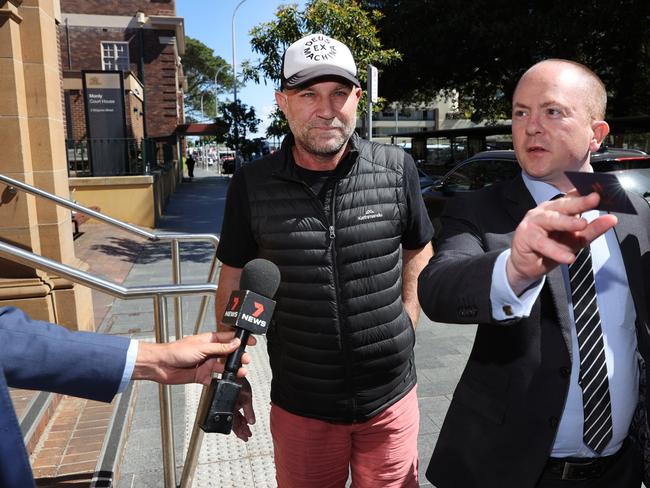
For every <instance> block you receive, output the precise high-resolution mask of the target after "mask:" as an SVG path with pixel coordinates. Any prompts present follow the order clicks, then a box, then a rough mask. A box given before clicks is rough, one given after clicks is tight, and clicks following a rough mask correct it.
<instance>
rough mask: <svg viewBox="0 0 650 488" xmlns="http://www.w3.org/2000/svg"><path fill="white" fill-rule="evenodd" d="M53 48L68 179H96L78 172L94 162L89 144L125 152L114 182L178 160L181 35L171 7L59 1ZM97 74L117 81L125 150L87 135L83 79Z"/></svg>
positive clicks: (138, 0) (153, 2)
mask: <svg viewBox="0 0 650 488" xmlns="http://www.w3.org/2000/svg"><path fill="white" fill-rule="evenodd" d="M58 41H59V45H60V46H61V68H62V72H63V89H64V102H65V116H66V141H67V145H68V159H69V160H70V167H71V171H72V174H71V176H94V175H98V174H96V173H97V170H96V168H93V166H92V165H91V166H90V167H89V166H87V165H85V164H84V163H85V161H86V160H87V159H88V157H89V159H91V160H92V159H93V156H95V157H99V153H97V150H95V151H94V152H93V151H92V150H91V149H92V145H93V144H95V145H96V146H97V145H99V144H101V145H103V147H104V146H105V145H107V144H112V145H115V144H123V145H125V154H126V156H125V159H126V160H127V161H126V163H125V164H124V165H123V167H122V166H121V167H120V168H117V169H115V170H114V171H113V172H114V173H115V174H129V175H133V174H146V173H148V172H150V171H151V170H152V169H154V168H155V167H156V166H157V165H160V164H164V163H170V162H172V161H178V160H179V155H180V147H179V140H178V138H177V136H176V128H177V126H178V125H180V124H182V123H183V122H184V114H183V112H184V111H183V82H184V79H183V70H182V65H181V63H180V60H181V56H182V55H183V54H184V52H185V34H184V26H183V19H182V18H180V17H177V16H176V5H175V2H174V1H173V0H109V1H106V0H61V24H60V25H59V26H58ZM98 71H99V72H101V71H103V72H106V73H110V72H117V73H121V78H122V86H123V90H124V114H123V116H122V117H121V119H122V123H123V125H124V130H123V131H121V132H118V133H119V135H122V133H123V134H124V138H125V139H126V140H127V142H125V143H119V142H118V141H115V142H113V141H111V140H108V139H111V138H106V137H103V136H104V135H102V136H100V137H97V136H96V135H94V134H93V130H91V129H92V127H88V123H91V125H92V123H93V121H92V115H93V111H92V110H90V108H91V107H89V101H88V97H87V93H86V91H85V90H84V73H86V72H91V73H92V72H98ZM86 76H88V75H86ZM86 81H87V79H86ZM101 138H103V140H101V141H100V140H97V139H101ZM113 138H114V139H121V137H113ZM143 140H146V141H147V142H146V143H145V145H144V146H143ZM85 150H87V151H85ZM89 153H90V154H89ZM96 153H97V154H96ZM91 162H92V161H91ZM101 175H102V176H105V175H106V174H101Z"/></svg>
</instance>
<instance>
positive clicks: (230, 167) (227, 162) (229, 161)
mask: <svg viewBox="0 0 650 488" xmlns="http://www.w3.org/2000/svg"><path fill="white" fill-rule="evenodd" d="M221 164H222V165H223V168H222V172H223V174H225V175H231V174H233V173H234V172H235V156H223V157H222V158H221Z"/></svg>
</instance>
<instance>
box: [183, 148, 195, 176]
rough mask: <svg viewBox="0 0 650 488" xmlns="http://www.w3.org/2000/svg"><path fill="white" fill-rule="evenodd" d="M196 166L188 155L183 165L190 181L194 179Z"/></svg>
mask: <svg viewBox="0 0 650 488" xmlns="http://www.w3.org/2000/svg"><path fill="white" fill-rule="evenodd" d="M195 164H196V161H195V160H194V158H193V157H192V155H191V154H190V155H189V156H188V157H187V159H186V160H185V165H186V166H187V175H188V176H189V177H190V180H191V179H192V178H194V165H195Z"/></svg>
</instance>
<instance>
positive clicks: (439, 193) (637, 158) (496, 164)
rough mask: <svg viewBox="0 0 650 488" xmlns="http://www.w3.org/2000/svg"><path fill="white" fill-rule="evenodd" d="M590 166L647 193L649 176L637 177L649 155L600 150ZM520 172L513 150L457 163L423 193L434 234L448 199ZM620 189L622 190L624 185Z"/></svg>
mask: <svg viewBox="0 0 650 488" xmlns="http://www.w3.org/2000/svg"><path fill="white" fill-rule="evenodd" d="M591 164H592V166H593V168H594V171H599V172H600V171H602V172H610V171H613V172H615V173H616V175H617V176H618V177H619V179H621V178H625V175H626V174H629V175H630V176H628V179H630V181H634V185H633V186H629V187H626V188H628V189H629V190H630V191H633V192H635V193H639V194H640V195H642V196H644V197H645V196H646V194H647V193H648V192H649V191H650V185H648V182H649V181H650V180H646V179H645V177H648V178H650V175H649V173H648V172H643V173H639V171H640V170H645V169H648V168H650V155H648V154H646V153H644V152H643V151H638V150H635V149H619V148H611V147H610V148H602V149H601V150H600V151H598V152H596V153H593V154H592V155H591ZM519 172H520V167H519V164H518V163H517V158H516V157H515V152H514V151H512V150H499V151H483V152H479V153H476V154H475V155H474V156H472V157H470V158H468V159H466V160H465V161H462V162H460V163H458V164H457V165H456V166H454V167H453V168H452V169H451V170H449V171H448V172H447V173H446V174H445V175H444V176H443V177H442V178H440V179H438V180H437V181H435V182H434V183H433V184H432V185H431V186H428V187H425V188H423V189H422V198H423V199H424V203H425V205H426V208H427V212H428V214H429V218H430V219H431V222H432V223H433V226H434V228H435V230H436V231H439V230H440V214H441V213H442V211H443V209H444V207H445V203H446V201H447V199H448V198H451V197H453V196H454V195H456V194H457V193H463V192H468V191H474V190H478V189H480V188H483V187H484V186H489V185H491V184H493V183H497V182H499V181H505V180H509V179H512V178H514V177H515V176H516V175H518V174H519ZM627 172H633V173H627ZM622 184H623V182H622ZM623 186H624V187H625V184H623Z"/></svg>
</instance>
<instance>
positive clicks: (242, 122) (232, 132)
mask: <svg viewBox="0 0 650 488" xmlns="http://www.w3.org/2000/svg"><path fill="white" fill-rule="evenodd" d="M221 112H222V118H223V123H224V124H225V127H227V128H228V131H227V132H226V133H225V136H224V141H225V143H226V145H227V146H228V147H229V148H231V149H236V150H237V151H240V152H241V150H242V148H243V147H248V144H247V143H248V139H247V138H246V136H247V134H248V133H250V132H257V126H258V125H259V123H260V122H261V121H260V119H258V118H257V116H256V114H255V108H253V107H249V106H248V105H246V104H245V103H241V100H237V103H234V102H230V103H227V104H225V105H222V106H221ZM235 121H236V123H235Z"/></svg>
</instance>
